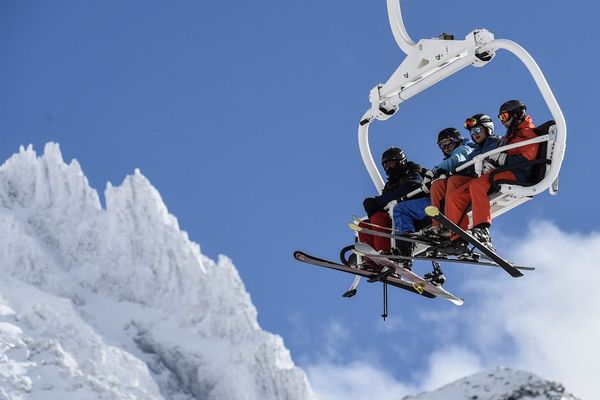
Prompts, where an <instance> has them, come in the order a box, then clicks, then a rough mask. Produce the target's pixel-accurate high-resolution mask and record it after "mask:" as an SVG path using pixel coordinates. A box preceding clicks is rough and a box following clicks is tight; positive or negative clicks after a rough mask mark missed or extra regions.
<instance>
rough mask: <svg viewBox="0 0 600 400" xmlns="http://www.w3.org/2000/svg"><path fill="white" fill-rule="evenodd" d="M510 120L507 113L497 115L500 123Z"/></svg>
mask: <svg viewBox="0 0 600 400" xmlns="http://www.w3.org/2000/svg"><path fill="white" fill-rule="evenodd" d="M510 118H511V115H510V114H509V113H507V112H506V111H504V112H501V113H500V114H498V119H499V120H500V122H502V123H504V122H506V121H508V120H509V119H510Z"/></svg>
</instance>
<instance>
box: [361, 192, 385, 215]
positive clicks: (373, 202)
mask: <svg viewBox="0 0 600 400" xmlns="http://www.w3.org/2000/svg"><path fill="white" fill-rule="evenodd" d="M363 207H364V208H365V211H366V212H367V216H368V217H369V218H371V217H372V216H373V214H375V213H376V212H377V211H379V210H381V207H380V206H379V204H377V199H375V197H367V198H366V199H365V201H363Z"/></svg>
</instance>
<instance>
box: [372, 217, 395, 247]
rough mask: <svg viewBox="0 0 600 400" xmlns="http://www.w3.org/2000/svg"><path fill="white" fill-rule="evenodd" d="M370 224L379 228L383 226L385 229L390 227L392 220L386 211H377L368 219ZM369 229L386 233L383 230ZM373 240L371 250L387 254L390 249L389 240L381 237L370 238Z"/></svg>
mask: <svg viewBox="0 0 600 400" xmlns="http://www.w3.org/2000/svg"><path fill="white" fill-rule="evenodd" d="M370 220H371V223H373V224H375V225H379V226H384V227H386V228H391V227H392V220H391V219H390V216H389V214H388V213H387V211H379V212H376V213H375V214H373V215H372V216H371V218H370ZM369 229H374V230H377V231H380V232H386V230H385V229H381V228H377V227H370V228H369ZM371 237H372V238H373V246H372V247H373V248H374V249H375V250H377V251H380V250H383V251H387V252H389V251H390V249H391V240H390V239H389V238H385V237H381V236H371Z"/></svg>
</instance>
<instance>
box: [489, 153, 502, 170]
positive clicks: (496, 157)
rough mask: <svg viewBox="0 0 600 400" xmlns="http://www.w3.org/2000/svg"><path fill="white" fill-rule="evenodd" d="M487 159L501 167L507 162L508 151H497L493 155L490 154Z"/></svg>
mask: <svg viewBox="0 0 600 400" xmlns="http://www.w3.org/2000/svg"><path fill="white" fill-rule="evenodd" d="M487 160H488V161H489V162H491V163H492V164H494V165H496V166H498V167H501V166H503V165H504V164H506V153H496V154H492V155H491V156H489V157H488V158H487Z"/></svg>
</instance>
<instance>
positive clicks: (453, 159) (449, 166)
mask: <svg viewBox="0 0 600 400" xmlns="http://www.w3.org/2000/svg"><path fill="white" fill-rule="evenodd" d="M472 151H473V148H472V147H468V146H464V145H463V146H460V147H458V148H457V149H456V150H454V151H453V152H452V155H451V156H450V157H448V158H446V159H445V160H443V161H442V162H441V163H439V164H438V165H436V166H435V167H433V169H432V171H433V172H434V173H435V172H436V171H437V170H438V169H443V170H445V171H452V170H453V169H454V168H456V167H458V166H459V165H460V164H462V163H464V162H466V161H467V157H468V156H469V154H470V153H471V152H472Z"/></svg>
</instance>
